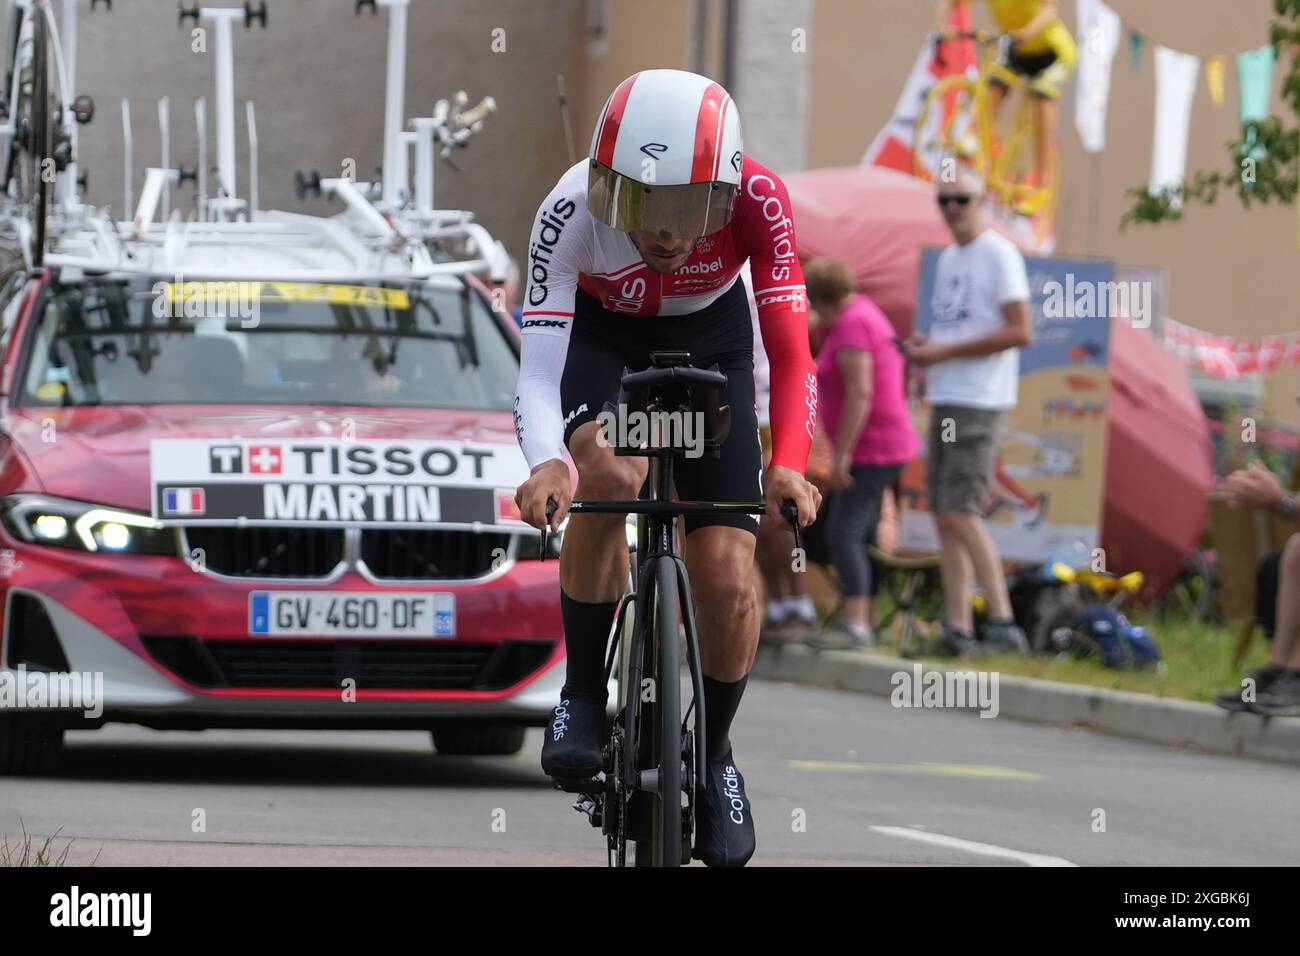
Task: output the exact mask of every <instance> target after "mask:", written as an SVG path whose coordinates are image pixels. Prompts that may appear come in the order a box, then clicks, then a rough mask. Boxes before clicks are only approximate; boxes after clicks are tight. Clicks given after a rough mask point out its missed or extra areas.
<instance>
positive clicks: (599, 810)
mask: <svg viewBox="0 0 1300 956" xmlns="http://www.w3.org/2000/svg"><path fill="white" fill-rule="evenodd" d="M573 809H575V810H577V811H578V812H579V813H585V814H586V815H587V820H588V822H590V823H591V825H592V826H593V827H596V828H597V829H600V828H601V827H603V826H604V825H605V814H604V807H603V806H602V804H601V801H599V800H597V799H596V798H595V797H593V796H592V795H591V794H584V795H583V797H582V799H581V800H579V801H577V802H576V803H575V804H574V805H573Z"/></svg>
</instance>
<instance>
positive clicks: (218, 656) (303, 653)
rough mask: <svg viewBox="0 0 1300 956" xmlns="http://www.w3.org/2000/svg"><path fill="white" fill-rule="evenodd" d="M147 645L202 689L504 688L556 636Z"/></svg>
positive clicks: (166, 641)
mask: <svg viewBox="0 0 1300 956" xmlns="http://www.w3.org/2000/svg"><path fill="white" fill-rule="evenodd" d="M144 643H145V647H147V648H148V650H149V653H150V654H152V655H153V657H154V659H155V660H157V661H158V662H159V663H160V664H162V665H163V666H164V667H166V668H167V669H168V670H170V671H172V672H173V673H175V674H176V675H177V676H178V677H181V678H183V679H184V680H186V681H189V682H190V683H191V684H196V685H198V686H200V687H213V688H217V687H230V688H264V689H273V688H278V689H286V690H287V689H295V690H302V689H326V688H328V689H330V690H338V689H339V687H340V686H343V684H342V682H343V681H344V680H345V679H348V678H351V679H352V680H355V681H356V686H357V689H358V690H469V691H493V690H504V689H505V688H507V687H511V686H513V685H515V684H517V683H519V682H520V681H522V680H524V679H526V678H527V677H529V676H530V675H532V674H534V673H536V672H537V671H538V670H539V669H540V668H541V667H542V666H543V665H544V664H545V663H546V661H547V660H549V659H550V656H551V653H552V652H553V650H554V648H555V642H553V641H502V642H500V643H497V644H476V643H459V642H458V643H446V644H429V643H427V642H415V641H303V640H293V641H274V640H272V641H266V640H254V641H203V640H200V639H199V638H196V637H188V636H183V637H163V636H148V637H145V638H144Z"/></svg>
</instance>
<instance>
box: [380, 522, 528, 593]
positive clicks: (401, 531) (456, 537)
mask: <svg viewBox="0 0 1300 956" xmlns="http://www.w3.org/2000/svg"><path fill="white" fill-rule="evenodd" d="M509 546H510V535H508V534H497V533H493V532H476V531H441V530H436V529H425V528H376V529H366V530H365V531H362V532H361V559H362V560H363V561H365V563H366V567H367V568H369V569H370V573H371V574H373V575H374V576H375V577H377V578H382V579H387V580H394V581H445V580H449V579H455V578H477V577H482V576H483V575H485V574H487V573H488V572H489V571H491V570H492V565H493V562H494V561H495V560H496V559H497V558H498V557H504V556H505V553H506V550H507V549H508V548H509ZM498 563H499V562H498Z"/></svg>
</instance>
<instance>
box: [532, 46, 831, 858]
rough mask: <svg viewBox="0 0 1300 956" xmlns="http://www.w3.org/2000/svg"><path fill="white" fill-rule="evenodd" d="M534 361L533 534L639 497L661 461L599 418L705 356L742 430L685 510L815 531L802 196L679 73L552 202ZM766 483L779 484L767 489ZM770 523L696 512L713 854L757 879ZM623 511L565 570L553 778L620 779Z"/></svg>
mask: <svg viewBox="0 0 1300 956" xmlns="http://www.w3.org/2000/svg"><path fill="white" fill-rule="evenodd" d="M746 260H748V261H749V263H750V266H751V269H752V272H753V283H754V298H755V300H756V302H757V308H758V313H759V328H760V332H761V336H762V341H763V345H764V346H765V348H766V351H767V354H768V358H769V361H770V364H771V417H772V430H773V445H774V448H773V453H772V461H771V465H770V467H769V468H768V469H767V472H766V473H765V474H764V473H763V471H762V464H761V461H762V459H761V453H760V449H759V441H758V425H757V420H756V417H755V411H754V364H753V345H754V333H753V327H752V325H751V324H750V313H749V303H748V298H747V294H746V292H745V288H744V285H743V283H742V282H740V281H738V280H737V275H738V273H739V270H740V267H741V264H742V263H744V262H745V261H746ZM525 271H526V273H527V280H528V285H527V291H526V292H525V295H524V314H523V326H522V339H523V347H522V348H523V352H522V358H521V367H520V372H519V386H518V391H517V395H516V398H515V428H516V431H517V433H518V436H519V443H520V445H521V446H522V448H523V451H524V455H525V457H526V458H527V459H528V464H529V466H530V468H531V475H530V477H529V478H528V480H527V481H525V482H524V483H523V485H521V486H520V488H519V490H518V493H517V496H516V501H517V503H518V505H519V511H520V514H521V516H522V517H523V519H524V520H525V521H527V522H528V523H529V524H531V525H532V526H533V527H536V528H539V529H540V528H543V527H545V526H546V523H547V518H546V506H547V501H548V499H550V500H553V501H555V503H556V505H557V507H556V510H555V514H554V516H553V519H552V525H553V526H555V525H558V524H559V522H560V521H562V520H563V519H564V517H565V515H566V513H567V512H568V510H569V506H570V504H571V502H572V500H573V497H574V493H573V490H572V489H571V485H570V471H569V466H568V465H567V464H566V462H565V460H564V450H565V448H566V447H567V449H568V452H569V455H570V456H571V457H572V459H573V463H574V465H575V466H576V468H577V475H578V486H577V497H578V498H581V499H584V500H606V501H610V500H629V499H632V498H635V497H636V496H637V494H638V492H639V491H640V488H641V485H642V483H643V481H644V479H645V475H646V467H647V462H646V460H645V459H644V458H639V457H616V456H615V454H614V450H613V449H612V448H611V447H609V441H607V440H606V436H604V435H602V434H601V431H600V428H601V425H600V423H599V422H598V421H597V416H598V415H599V414H600V413H601V411H602V409H603V406H604V403H605V402H606V401H616V400H617V396H618V393H619V381H620V378H621V377H622V374H623V370H624V367H625V366H626V367H627V368H630V369H643V368H646V367H648V365H649V353H650V352H652V351H657V350H674V351H689V352H690V354H691V360H692V362H693V363H694V364H695V365H697V366H703V367H709V366H712V365H714V364H716V365H717V366H718V368H719V370H720V371H722V372H723V373H724V374H725V375H726V376H727V386H726V388H725V390H724V393H723V395H722V396H721V399H720V401H721V403H722V404H725V405H729V406H730V407H731V416H732V419H731V429H730V432H729V434H728V436H727V438H726V440H725V441H724V442H723V444H722V446H721V450H720V456H719V457H718V458H716V459H715V458H710V457H696V458H694V459H692V458H683V460H682V461H681V462H680V464H679V466H678V467H677V469H676V485H677V492H678V494H679V495H680V496H681V497H682V498H684V499H696V500H704V501H742V500H751V501H752V500H758V499H760V498H761V499H762V500H763V501H764V502H765V503H766V507H767V516H768V517H769V518H770V519H771V520H773V521H780V520H781V518H780V515H779V509H780V507H781V504H782V502H783V501H784V500H785V499H793V500H794V501H795V503H796V505H797V506H798V509H799V514H800V520H801V522H802V523H805V524H806V523H807V522H808V521H809V520H811V518H812V517H814V516H815V515H816V513H817V507H818V504H819V503H820V494H819V493H818V491H817V489H816V488H815V487H814V486H813V485H811V484H809V482H808V481H807V480H806V479H805V478H804V474H803V471H804V466H805V464H806V462H807V458H808V449H809V446H810V444H811V441H812V434H813V429H814V426H815V422H816V409H817V378H816V369H815V366H814V365H813V361H812V357H811V355H810V354H809V350H808V333H807V305H806V299H805V292H804V285H803V273H802V271H801V270H800V267H799V260H798V257H797V255H796V249H795V237H794V226H793V223H792V220H791V215H790V200H789V197H788V196H787V194H786V190H785V185H784V184H783V183H782V182H781V180H780V179H779V178H778V177H777V176H776V175H775V174H774V173H772V172H770V171H769V170H767V169H765V168H764V167H763V166H761V165H759V164H758V163H757V162H755V161H754V160H753V159H751V158H750V157H748V156H746V155H744V151H743V147H742V145H741V137H740V119H739V116H738V115H737V111H736V106H735V104H734V103H733V102H732V100H731V97H730V96H729V95H728V94H727V92H726V90H724V89H723V88H722V87H721V86H719V85H718V84H717V83H714V82H713V81H711V80H709V79H708V78H706V77H703V76H698V75H696V74H694V73H687V72H684V71H680V70H646V71H643V72H640V73H636V74H634V75H632V76H630V77H628V78H627V79H626V80H624V81H623V82H622V83H620V84H619V85H618V87H617V88H616V89H615V90H614V92H613V94H612V95H611V96H610V97H609V100H608V101H607V102H606V104H605V107H604V109H603V110H602V111H601V113H600V118H599V119H598V120H597V122H596V128H595V131H594V133H593V135H592V140H591V150H590V153H589V155H588V158H587V159H584V160H582V161H581V162H579V163H577V164H576V165H574V166H573V167H572V168H571V169H569V171H568V172H566V173H565V174H564V175H563V176H562V177H561V178H560V181H559V183H558V184H557V185H556V186H555V188H554V189H553V190H551V193H550V195H548V196H547V197H546V199H545V200H544V201H543V202H542V205H541V208H540V209H539V210H538V213H537V220H536V222H535V223H534V225H533V230H532V236H531V240H530V242H529V245H528V262H527V265H526V267H525ZM760 484H761V487H760ZM756 524H757V519H756V518H754V517H751V516H746V515H709V516H702V517H697V516H687V517H686V518H685V529H686V544H685V557H686V563H687V567H688V569H689V572H690V575H691V581H692V585H693V588H694V591H695V598H696V606H697V614H698V622H699V631H700V635H701V641H700V643H701V647H700V653H701V659H702V664H703V670H704V705H705V713H706V714H707V715H708V716H707V734H708V740H706V741H705V742H704V747H705V755H706V758H707V762H708V766H709V771H708V778H707V780H706V782H705V784H706V786H705V791H706V793H705V798H704V800H703V801H702V806H701V807H700V814H699V821H698V841H697V845H696V855H697V856H698V857H700V858H701V859H703V860H704V862H705V863H706V864H708V865H710V866H743V865H744V864H745V863H746V862H747V861H748V860H749V857H750V856H751V855H752V854H753V852H754V824H753V816H752V812H751V809H750V806H749V799H748V797H747V796H746V794H745V789H744V786H745V785H744V778H743V777H742V775H741V774H740V772H739V770H737V769H736V764H735V761H734V759H733V758H732V753H731V743H730V740H729V731H730V727H731V722H732V718H733V717H734V715H735V713H736V709H737V707H738V706H739V704H740V699H741V695H742V694H743V693H744V689H745V682H746V675H747V674H748V672H749V669H750V667H751V666H752V664H753V660H754V655H755V653H756V648H757V643H758V631H759V616H758V608H757V606H756V599H755V595H754V589H753V583H752V567H753V563H754V541H755V533H756ZM627 568H628V549H627V537H626V532H625V518H624V516H621V515H593V514H583V515H574V516H573V518H572V520H571V521H570V522H569V527H568V530H567V532H566V533H565V537H564V547H563V549H562V550H561V556H560V588H561V594H560V601H561V610H562V614H563V619H564V641H565V647H566V650H567V653H568V665H567V673H566V679H565V685H564V688H563V691H562V694H561V698H562V699H561V704H560V706H558V707H557V708H556V710H555V713H554V715H553V718H552V722H551V724H550V725H549V726H548V727H547V731H546V736H545V741H544V745H543V748H542V768H543V769H544V770H545V771H546V772H547V773H548V774H550V775H551V776H553V777H571V778H572V777H582V778H585V777H590V776H592V775H593V774H595V773H596V772H598V771H599V770H600V769H601V746H602V744H603V742H604V736H605V734H604V717H605V707H606V699H607V692H606V684H605V672H604V664H605V652H606V646H607V641H608V638H609V633H610V630H611V627H612V624H613V620H614V611H615V603H616V601H617V599H618V598H619V596H620V594H621V593H622V591H623V589H624V585H625V583H626V580H627Z"/></svg>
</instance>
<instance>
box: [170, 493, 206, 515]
mask: <svg viewBox="0 0 1300 956" xmlns="http://www.w3.org/2000/svg"><path fill="white" fill-rule="evenodd" d="M163 514H165V515H201V514H203V489H202V488H164V489H163Z"/></svg>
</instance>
